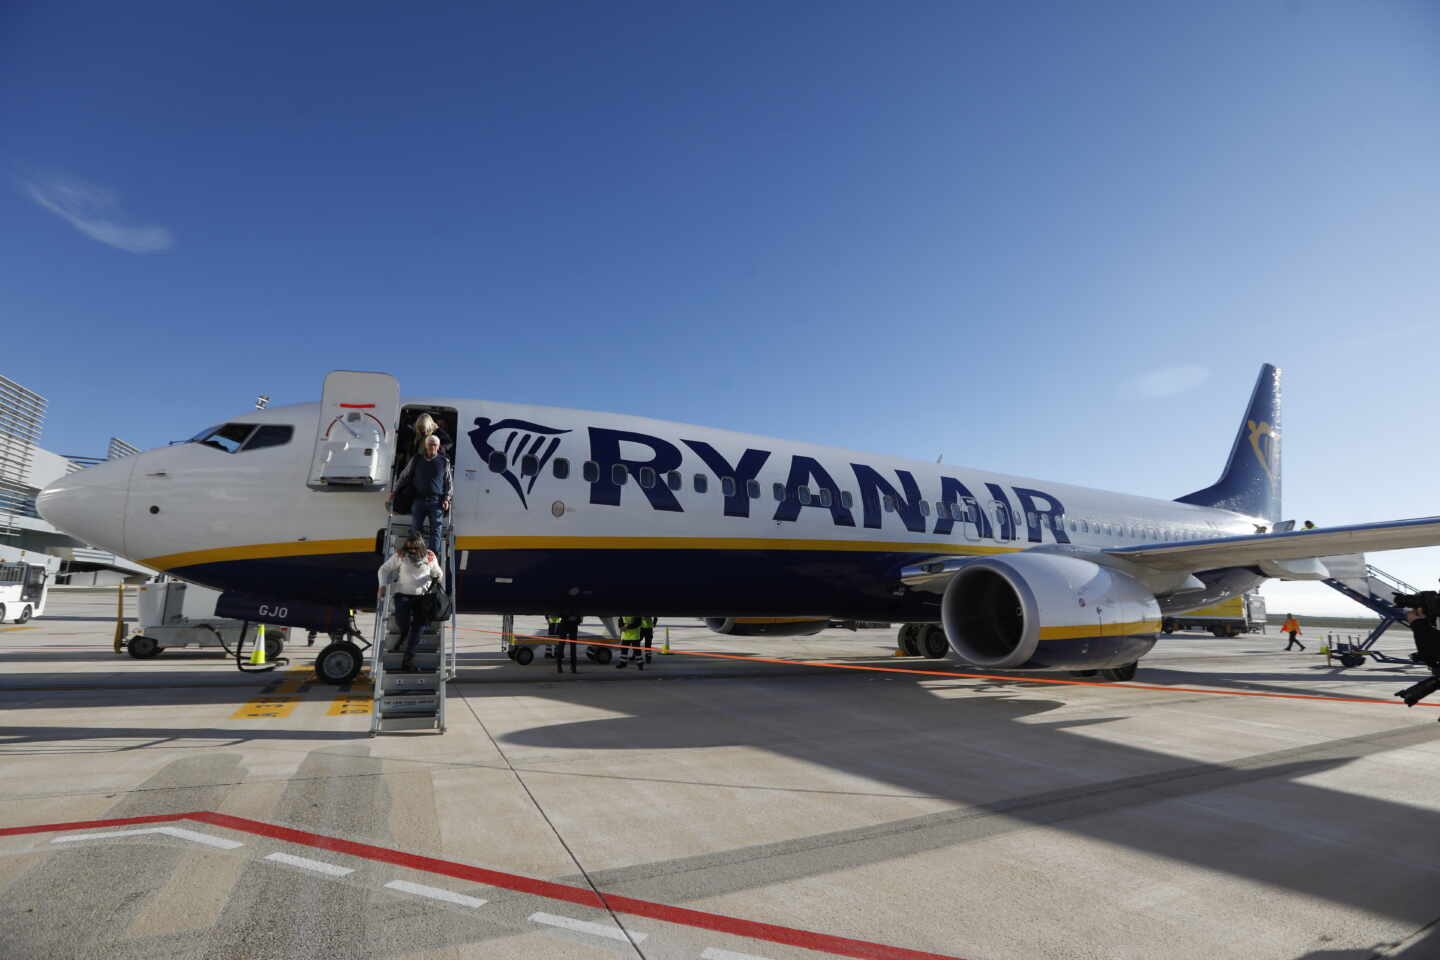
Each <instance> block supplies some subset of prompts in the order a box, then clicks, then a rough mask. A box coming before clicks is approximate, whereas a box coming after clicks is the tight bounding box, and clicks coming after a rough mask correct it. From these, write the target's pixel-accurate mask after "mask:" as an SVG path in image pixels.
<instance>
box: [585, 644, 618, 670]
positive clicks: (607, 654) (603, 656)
mask: <svg viewBox="0 0 1440 960" xmlns="http://www.w3.org/2000/svg"><path fill="white" fill-rule="evenodd" d="M591 649H592V650H594V651H595V662H596V663H598V664H600V665H601V666H602V667H603V666H604V665H605V664H607V663H609V662H610V661H611V660H613V659H615V651H613V650H611V649H610V648H609V647H591Z"/></svg>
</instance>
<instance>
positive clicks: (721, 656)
mask: <svg viewBox="0 0 1440 960" xmlns="http://www.w3.org/2000/svg"><path fill="white" fill-rule="evenodd" d="M459 629H461V630H469V631H471V632H472V633H488V634H491V635H493V636H497V637H498V636H502V635H503V634H502V632H501V631H499V630H486V629H483V628H481V627H460V628H459ZM511 636H512V637H515V638H518V639H520V640H544V641H547V642H554V640H555V638H554V637H546V636H540V635H538V634H536V635H531V634H523V633H512V634H511ZM581 642H582V643H583V644H584V645H585V646H587V647H614V648H615V649H617V650H642V651H648V652H650V653H654V654H657V655H658V654H659V650H658V649H652V648H648V647H631V646H626V645H625V644H623V643H605V642H604V641H601V640H596V639H594V638H593V637H582V638H581ZM670 655H671V656H681V657H710V658H712V659H715V660H748V661H751V662H752V663H780V664H786V665H788V666H797V667H829V668H830V669H832V670H868V671H870V672H872V673H908V674H918V675H919V676H922V677H963V678H965V679H967V680H1010V681H1013V682H1015V683H1049V684H1055V685H1059V686H1069V687H1103V688H1105V689H1106V690H1158V691H1160V692H1162V693H1204V694H1209V695H1210V696H1213V697H1272V698H1274V699H1277V700H1330V701H1335V702H1338V703H1384V704H1388V705H1389V706H1392V707H1401V706H1404V703H1403V702H1402V701H1399V700H1380V699H1377V698H1374V697H1327V696H1324V695H1323V694H1319V693H1266V692H1262V691H1258V690H1212V689H1209V688H1207V687H1167V686H1164V685H1163V684H1158V683H1111V682H1108V681H1106V682H1102V681H1096V680H1062V679H1060V678H1059V677H1034V676H1030V677H1010V676H1002V675H999V674H990V673H957V672H955V671H953V670H916V669H914V668H909V667H876V666H872V665H870V664H861V663H831V662H829V661H826V660H786V659H784V658H781V657H747V656H743V655H741V654H738V653H712V652H710V651H707V650H671V651H670ZM1296 679H1301V680H1303V679H1304V678H1303V677H1297V678H1296ZM1416 706H1420V707H1434V708H1440V703H1419V704H1416Z"/></svg>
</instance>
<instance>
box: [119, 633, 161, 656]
mask: <svg viewBox="0 0 1440 960" xmlns="http://www.w3.org/2000/svg"><path fill="white" fill-rule="evenodd" d="M125 649H126V650H129V651H130V656H132V657H134V658H135V659H136V660H149V659H151V658H152V657H158V656H159V655H160V651H161V650H163V649H165V648H164V647H162V646H160V642H159V641H158V640H156V639H155V638H154V637H147V636H145V635H144V634H141V635H140V636H138V637H131V638H130V639H129V640H127V641H126V642H125Z"/></svg>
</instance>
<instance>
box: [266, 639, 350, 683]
mask: <svg viewBox="0 0 1440 960" xmlns="http://www.w3.org/2000/svg"><path fill="white" fill-rule="evenodd" d="M265 649H266V652H267V653H268V652H269V650H270V641H269V639H268V638H267V639H266V641H265ZM364 665H365V657H364V656H363V655H362V654H361V653H360V648H359V647H357V646H355V644H353V643H351V642H350V641H348V640H341V641H340V642H339V643H332V644H330V645H329V646H327V647H326V648H325V649H324V650H321V651H320V654H319V655H318V656H317V657H316V658H315V676H316V677H317V678H318V679H319V680H320V681H321V682H322V683H332V684H334V685H335V686H337V687H338V686H340V685H341V684H346V683H349V682H350V681H351V680H354V679H355V678H356V677H357V676H359V675H360V668H361V667H362V666H364Z"/></svg>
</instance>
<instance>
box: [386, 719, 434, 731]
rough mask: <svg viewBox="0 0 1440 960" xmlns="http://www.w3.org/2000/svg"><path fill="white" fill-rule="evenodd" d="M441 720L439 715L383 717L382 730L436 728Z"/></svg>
mask: <svg viewBox="0 0 1440 960" xmlns="http://www.w3.org/2000/svg"><path fill="white" fill-rule="evenodd" d="M439 722H440V718H439V717H406V716H400V717H381V718H380V731H381V732H382V733H388V732H389V731H391V730H434V729H435V728H436V726H437V725H438V724H439Z"/></svg>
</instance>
